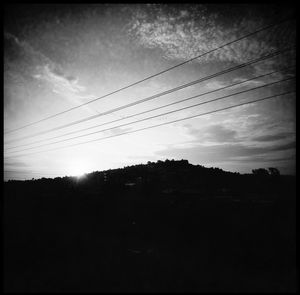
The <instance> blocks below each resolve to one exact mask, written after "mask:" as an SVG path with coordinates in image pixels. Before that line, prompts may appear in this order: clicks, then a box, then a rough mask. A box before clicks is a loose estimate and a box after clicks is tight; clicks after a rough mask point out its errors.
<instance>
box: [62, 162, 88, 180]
mask: <svg viewBox="0 0 300 295" xmlns="http://www.w3.org/2000/svg"><path fill="white" fill-rule="evenodd" d="M87 171H88V166H87V164H86V163H85V162H84V161H74V162H72V163H70V164H69V165H68V167H67V173H68V175H71V176H76V177H77V178H82V177H83V176H84V174H85V173H87Z"/></svg>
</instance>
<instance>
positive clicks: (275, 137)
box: [252, 132, 294, 142]
mask: <svg viewBox="0 0 300 295" xmlns="http://www.w3.org/2000/svg"><path fill="white" fill-rule="evenodd" d="M291 137H292V138H293V137H294V134H293V133H291V132H283V133H278V134H272V135H268V134H266V135H261V136H257V137H254V138H252V140H253V141H260V142H266V141H277V140H281V139H288V138H291Z"/></svg>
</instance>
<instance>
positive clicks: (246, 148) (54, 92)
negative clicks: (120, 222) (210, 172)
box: [4, 4, 296, 180]
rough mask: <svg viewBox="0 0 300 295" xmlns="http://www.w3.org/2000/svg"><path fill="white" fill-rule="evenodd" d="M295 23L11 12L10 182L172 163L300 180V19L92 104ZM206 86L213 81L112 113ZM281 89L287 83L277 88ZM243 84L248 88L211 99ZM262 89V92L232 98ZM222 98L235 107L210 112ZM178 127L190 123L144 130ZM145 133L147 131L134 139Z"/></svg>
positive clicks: (245, 13) (144, 10)
mask: <svg viewBox="0 0 300 295" xmlns="http://www.w3.org/2000/svg"><path fill="white" fill-rule="evenodd" d="M292 15H293V7H289V8H287V7H285V6H284V5H282V4H281V5H278V4H276V5H275V4H273V5H271V4H268V5H266V4H265V5H259V4H255V5H254V4H251V5H249V4H248V5H245V4H243V5H242V4H230V5H228V4H227V5H225V4H214V5H203V4H201V5H200V4H193V5H191V4H172V5H171V4H114V5H113V4H110V5H108V4H90V5H83V4H81V5H79V4H76V5H75V4H74V5H62V4H61V5H59V4H47V5H34V4H27V5H20V4H15V5H10V6H6V7H5V20H4V180H8V179H31V178H40V177H55V176H64V175H79V174H82V173H89V172H92V171H101V170H107V169H114V168H121V167H124V166H129V165H135V164H140V163H147V162H148V161H157V160H165V159H179V160H180V159H187V160H188V161H189V162H190V163H192V164H194V165H203V166H205V167H219V168H221V169H224V170H226V171H232V172H240V173H251V171H252V169H257V168H268V167H276V168H278V169H279V170H280V172H281V173H282V174H295V173H296V168H295V157H296V151H295V146H296V145H295V141H296V134H295V129H296V128H295V121H296V110H295V104H296V96H295V92H292V91H294V90H295V81H294V79H293V77H294V75H295V68H293V66H294V65H295V34H296V26H295V21H293V20H289V21H286V22H283V23H281V24H279V25H277V26H274V27H271V28H270V29H268V30H265V31H262V32H260V33H257V34H254V35H252V36H250V37H248V38H244V39H242V40H240V41H237V42H234V43H232V44H231V45H229V46H226V47H223V48H220V49H218V50H215V51H213V52H211V53H209V54H205V55H203V56H202V57H200V58H198V59H194V60H192V61H191V62H188V63H185V64H184V65H182V66H178V67H176V68H174V69H173V70H170V71H167V72H165V73H163V74H161V75H158V76H156V77H153V78H151V79H147V80H146V81H144V82H142V83H139V84H137V85H135V86H132V87H129V88H127V89H125V90H122V91H119V92H117V93H115V94H113V95H109V96H106V97H104V98H101V99H98V100H96V101H94V102H92V103H89V104H85V103H87V102H89V101H91V100H94V99H96V98H99V97H101V96H104V95H106V94H109V93H111V92H113V91H115V90H118V89H120V88H122V87H125V86H127V85H130V84H132V83H134V82H137V81H140V80H142V79H144V78H146V77H149V76H151V75H153V74H156V73H158V72H161V71H164V70H166V69H168V68H171V67H173V66H175V65H177V64H180V63H182V62H184V61H187V60H189V59H192V58H194V57H195V56H198V55H201V54H204V53H206V52H209V51H211V50H213V49H215V48H217V47H220V46H221V45H223V44H225V43H228V42H230V41H233V40H235V39H238V38H241V37H243V36H244V35H247V34H249V33H251V32H254V31H256V30H259V29H260V28H262V27H266V26H269V25H272V24H274V23H277V22H279V21H280V20H282V19H286V18H290V17H291V16H292ZM287 48H288V50H286V51H284V52H283V53H281V54H280V55H277V56H274V57H271V58H268V59H265V60H262V61H258V62H256V63H253V64H251V65H248V66H245V67H241V68H239V69H236V70H234V71H233V70H232V71H230V72H228V73H225V74H222V75H221V74H220V72H221V71H224V70H226V69H229V68H232V67H235V66H238V65H241V64H243V63H245V62H249V61H252V60H255V59H258V58H260V57H261V56H264V55H267V54H270V53H273V52H275V51H278V50H285V49H287ZM273 72H274V73H273ZM218 73H219V75H216V76H215V77H214V78H211V79H208V78H206V77H208V76H209V75H213V74H218ZM270 73H272V74H270ZM265 74H269V75H265ZM262 75H265V76H264V77H259V78H256V79H254V78H255V77H256V76H262ZM201 78H206V79H203V81H202V82H200V83H195V84H193V85H191V86H186V87H183V88H182V89H180V90H177V91H174V92H172V93H169V94H165V95H161V96H159V97H155V98H152V99H149V100H147V101H145V102H142V103H138V104H135V105H133V106H130V107H126V108H125V107H124V108H123V109H121V110H115V111H111V110H114V109H115V108H119V107H122V106H126V105H127V104H130V103H135V102H138V101H139V100H142V99H144V98H148V97H150V96H153V95H155V94H159V93H161V92H164V91H167V90H169V89H173V88H175V87H178V86H181V85H184V84H187V83H189V82H192V81H195V80H198V79H201ZM251 78H252V80H251V81H246V82H244V83H241V82H243V81H245V80H249V79H251ZM280 80H285V81H282V82H278V83H275V82H276V81H280ZM234 83H240V84H238V85H236V86H234V87H228V88H226V89H224V90H220V91H214V92H212V93H208V94H204V93H206V92H209V91H212V90H216V89H218V88H222V87H225V86H229V85H231V84H234ZM269 83H273V84H272V85H270V86H264V85H266V84H269ZM260 86H261V87H260ZM255 87H260V88H258V89H256V90H251V91H247V92H244V93H241V94H238V95H234V96H229V95H230V94H233V93H236V92H240V91H244V90H248V89H249V90H250V89H251V88H255ZM285 92H289V93H288V94H284V95H279V94H281V93H285ZM199 94H202V96H200V97H196V98H193V99H189V100H186V101H184V102H180V101H181V100H183V99H186V98H189V97H192V96H196V95H199ZM274 95H277V96H276V97H273V98H272V99H267V100H263V101H259V102H256V103H252V104H246V105H243V106H240V107H235V108H230V109H227V110H223V111H218V112H213V113H210V114H206V115H201V116H198V117H194V118H192V119H185V120H181V119H184V118H186V117H189V116H195V115H198V114H204V113H206V112H211V111H216V110H218V109H222V108H226V107H229V106H234V105H236V104H241V103H246V102H250V101H251V100H257V99H260V98H264V97H268V96H274ZM222 96H229V97H226V98H224V99H220V100H217V101H214V102H210V103H209V102H208V101H210V100H213V99H216V98H219V97H222ZM201 102H207V103H205V104H200V103H201ZM171 103H174V104H172V105H170V106H166V107H163V108H160V109H157V110H153V111H150V110H151V109H154V108H159V107H162V106H164V105H167V104H171ZM82 104H85V105H84V106H82V107H78V108H75V107H76V106H80V105H82ZM195 104H198V106H194V107H190V108H187V109H184V110H181V111H176V112H173V113H170V114H164V113H167V112H170V111H175V110H178V109H180V108H184V107H188V106H193V105H195ZM71 108H75V109H73V110H71V111H68V112H64V111H65V110H69V109H71ZM109 111H110V112H109ZM145 111H149V112H147V113H144V114H140V115H138V113H141V112H145ZM61 112H64V113H62V114H60V115H57V116H55V117H52V118H50V119H46V120H43V119H45V118H47V117H49V116H53V115H55V114H58V113H61ZM105 112H108V114H103V113H105ZM134 114H137V115H136V116H133V115H134ZM159 114H162V115H161V116H157V117H155V118H152V119H147V120H143V121H141V122H137V123H133V124H127V123H130V122H133V121H137V120H139V119H145V118H147V117H151V116H155V115H159ZM128 116H131V117H130V118H126V117H128ZM86 118H87V119H86ZM40 120H43V121H41V122H37V121H40ZM80 120H83V122H80V123H78V122H77V121H80ZM175 120H180V121H177V122H174V123H171V124H165V125H162V126H159V127H156V128H150V129H143V128H147V127H149V126H153V125H158V124H163V123H166V122H169V121H175ZM111 121H114V122H111ZM73 122H74V124H72V125H70V126H64V125H67V124H69V123H73ZM31 123H34V124H31ZM75 123H76V124H75ZM26 125H29V126H26ZM98 125H102V126H98ZM120 125H125V126H120ZM24 126H26V127H24ZM97 126H98V127H97ZM113 127H114V128H113ZM87 128H89V129H87ZM16 129H17V130H16ZM52 129H54V130H52ZM85 129H86V130H85ZM103 129H105V130H103ZM137 129H143V130H141V131H138V132H133V131H134V130H137ZM128 132H129V133H128ZM89 133H92V134H89ZM122 133H127V134H124V135H120V134H122ZM78 136H79V137H78ZM74 137H76V138H74ZM101 138H102V139H101ZM98 139H99V140H98ZM88 141H90V142H88ZM86 142H88V143H86Z"/></svg>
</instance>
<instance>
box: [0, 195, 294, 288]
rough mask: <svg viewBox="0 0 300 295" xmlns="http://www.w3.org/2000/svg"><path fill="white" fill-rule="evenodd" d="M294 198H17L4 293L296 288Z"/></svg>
mask: <svg viewBox="0 0 300 295" xmlns="http://www.w3.org/2000/svg"><path fill="white" fill-rule="evenodd" d="M163 197H164V196H161V198H163ZM171 197H172V196H168V199H170V198H171ZM61 198H63V201H62V199H61ZM294 205H295V204H293V203H292V201H286V202H284V201H281V202H265V203H264V202H254V201H238V199H236V200H232V198H229V197H228V198H211V199H210V200H198V201H194V202H184V201H180V200H176V199H175V200H173V201H170V200H165V201H162V200H161V199H160V198H158V196H156V197H153V199H151V198H150V199H148V200H143V201H138V200H127V201H120V199H119V200H118V204H116V201H115V200H111V201H107V200H105V199H104V198H98V197H96V196H91V195H90V196H86V195H84V194H83V195H82V196H74V197H73V196H72V195H65V196H44V197H42V198H41V197H40V196H36V197H35V198H34V197H32V198H31V199H30V203H29V202H28V200H27V199H26V198H19V199H18V200H16V199H13V198H11V199H10V200H9V201H8V200H7V201H6V202H5V206H6V207H5V222H4V234H5V239H4V254H5V256H4V258H5V259H4V262H5V264H4V266H5V272H4V283H5V285H4V287H5V291H12V292H18V291H21V292H29V291H30V292H38V291H39V292H43V291H54V292H55V291H60V292H69V291H74V292H76V291H78V292H90V291H91V292H102V291H119V292H121V291H198V292H201V291H295V290H296V266H295V252H296V249H295V247H296V237H295V207H294Z"/></svg>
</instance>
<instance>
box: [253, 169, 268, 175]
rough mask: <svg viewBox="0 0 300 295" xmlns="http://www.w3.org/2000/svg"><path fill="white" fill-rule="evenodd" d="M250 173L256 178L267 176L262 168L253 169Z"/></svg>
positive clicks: (266, 171)
mask: <svg viewBox="0 0 300 295" xmlns="http://www.w3.org/2000/svg"><path fill="white" fill-rule="evenodd" d="M252 173H253V174H254V175H257V176H268V175H269V172H268V170H267V169H264V168H258V169H253V170H252Z"/></svg>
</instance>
